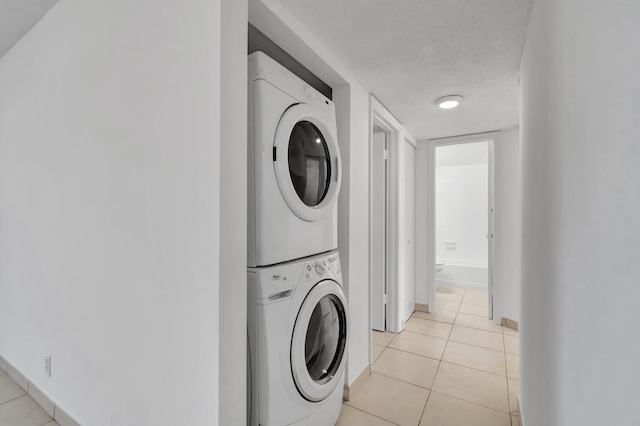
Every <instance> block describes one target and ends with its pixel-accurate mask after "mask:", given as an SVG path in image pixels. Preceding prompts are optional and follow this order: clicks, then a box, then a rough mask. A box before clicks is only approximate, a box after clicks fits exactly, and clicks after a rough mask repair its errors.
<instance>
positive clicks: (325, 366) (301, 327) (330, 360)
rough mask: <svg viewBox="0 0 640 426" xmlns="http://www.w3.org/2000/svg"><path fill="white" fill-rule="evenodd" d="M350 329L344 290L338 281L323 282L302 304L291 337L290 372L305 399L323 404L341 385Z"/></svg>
mask: <svg viewBox="0 0 640 426" xmlns="http://www.w3.org/2000/svg"><path fill="white" fill-rule="evenodd" d="M347 328H348V327H347V311H346V301H345V298H344V293H343V292H342V289H341V288H340V286H339V285H338V284H337V283H336V282H335V281H330V280H325V281H321V282H320V283H318V284H317V285H316V286H315V287H314V288H313V289H312V290H311V292H309V294H308V295H307V297H306V299H305V301H304V302H303V304H302V307H301V308H300V311H299V313H298V318H297V320H296V324H295V327H294V329H293V336H292V344H291V367H292V368H291V371H292V373H293V379H294V381H295V384H296V387H297V388H298V391H299V392H300V394H301V395H302V396H303V397H304V398H305V399H307V400H309V401H312V402H317V401H322V400H323V399H325V398H326V397H327V396H329V394H330V393H331V391H333V389H335V387H336V386H337V385H338V382H340V380H339V379H338V378H339V377H341V375H342V372H343V371H344V365H345V350H346V346H347ZM334 377H336V379H335V380H334Z"/></svg>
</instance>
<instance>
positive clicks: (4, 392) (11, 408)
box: [0, 369, 60, 426]
mask: <svg viewBox="0 0 640 426" xmlns="http://www.w3.org/2000/svg"><path fill="white" fill-rule="evenodd" d="M0 425H3V426H5V425H6V426H43V425H46V426H60V425H58V423H57V422H55V421H54V420H53V419H52V418H51V417H50V416H49V415H48V414H47V413H46V412H45V411H44V410H43V409H42V408H41V407H40V406H39V405H38V404H37V403H36V402H35V401H34V400H33V398H31V397H30V396H29V395H28V394H27V393H26V392H25V391H24V389H22V388H21V387H20V386H19V385H18V384H17V383H16V382H15V381H14V380H13V379H12V378H11V377H9V375H8V374H7V373H6V372H4V371H3V370H2V369H0Z"/></svg>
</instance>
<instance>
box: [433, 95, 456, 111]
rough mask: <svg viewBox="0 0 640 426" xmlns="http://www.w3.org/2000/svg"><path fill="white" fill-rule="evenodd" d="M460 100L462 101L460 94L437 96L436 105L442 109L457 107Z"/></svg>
mask: <svg viewBox="0 0 640 426" xmlns="http://www.w3.org/2000/svg"><path fill="white" fill-rule="evenodd" d="M460 102H462V96H458V95H449V96H443V97H441V98H438V100H437V101H436V105H438V106H439V107H440V108H442V109H451V108H455V107H457V106H458V104H460Z"/></svg>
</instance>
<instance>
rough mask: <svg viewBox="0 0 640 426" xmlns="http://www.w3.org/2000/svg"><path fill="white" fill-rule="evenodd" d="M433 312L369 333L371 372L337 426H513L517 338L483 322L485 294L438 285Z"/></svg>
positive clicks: (517, 422) (515, 417)
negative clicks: (399, 326) (401, 326)
mask: <svg viewBox="0 0 640 426" xmlns="http://www.w3.org/2000/svg"><path fill="white" fill-rule="evenodd" d="M437 298H438V309H439V311H438V313H436V314H429V313H425V312H418V311H416V312H415V313H414V314H413V315H412V317H411V318H410V319H409V321H407V323H406V325H405V329H404V330H403V331H402V332H401V333H399V334H393V333H387V332H385V333H381V332H376V331H374V332H373V335H372V341H373V346H372V357H373V373H372V374H371V376H369V377H368V378H367V379H366V381H365V382H364V383H363V385H362V387H361V388H360V389H359V390H358V391H357V392H356V394H355V395H353V397H352V398H351V400H350V401H347V402H345V403H344V404H343V406H342V413H341V415H340V418H339V419H338V423H337V426H369V425H380V426H384V425H401V426H405V425H406V426H454V425H465V426H516V425H517V426H520V420H519V414H518V411H517V410H518V408H517V394H518V353H519V351H518V347H519V341H518V339H519V337H518V332H517V331H514V330H511V329H509V328H506V327H502V326H499V325H495V324H494V323H493V322H492V321H491V320H489V319H487V316H488V310H487V293H486V292H484V291H477V290H464V289H459V288H454V287H438V291H437Z"/></svg>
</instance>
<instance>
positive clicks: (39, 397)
mask: <svg viewBox="0 0 640 426" xmlns="http://www.w3.org/2000/svg"><path fill="white" fill-rule="evenodd" d="M0 369H2V371H4V372H5V373H7V374H8V375H9V377H11V378H12V379H13V380H14V381H15V382H16V383H17V384H18V386H20V387H21V388H22V389H23V390H24V391H25V392H26V393H27V394H29V396H30V397H31V398H32V399H33V400H34V401H35V402H36V403H37V404H38V405H39V406H40V407H42V409H43V410H44V411H45V412H46V413H47V414H48V415H49V416H51V418H52V419H54V420H55V421H56V422H58V424H59V425H60V426H80V423H78V422H76V421H75V420H73V419H72V418H71V416H69V415H68V414H67V413H66V412H65V411H64V410H63V409H62V408H60V407H59V406H58V405H56V404H55V403H54V402H53V401H52V400H51V399H50V398H49V397H48V396H47V395H45V393H44V392H42V391H41V390H40V389H39V388H38V387H37V386H36V385H34V384H33V383H31V381H29V380H28V379H27V378H26V377H25V376H24V375H23V374H22V373H20V372H19V371H18V370H17V369H16V368H15V367H14V366H13V365H11V364H10V363H9V362H8V361H7V360H6V359H5V358H4V357H2V356H1V355H0Z"/></svg>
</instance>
